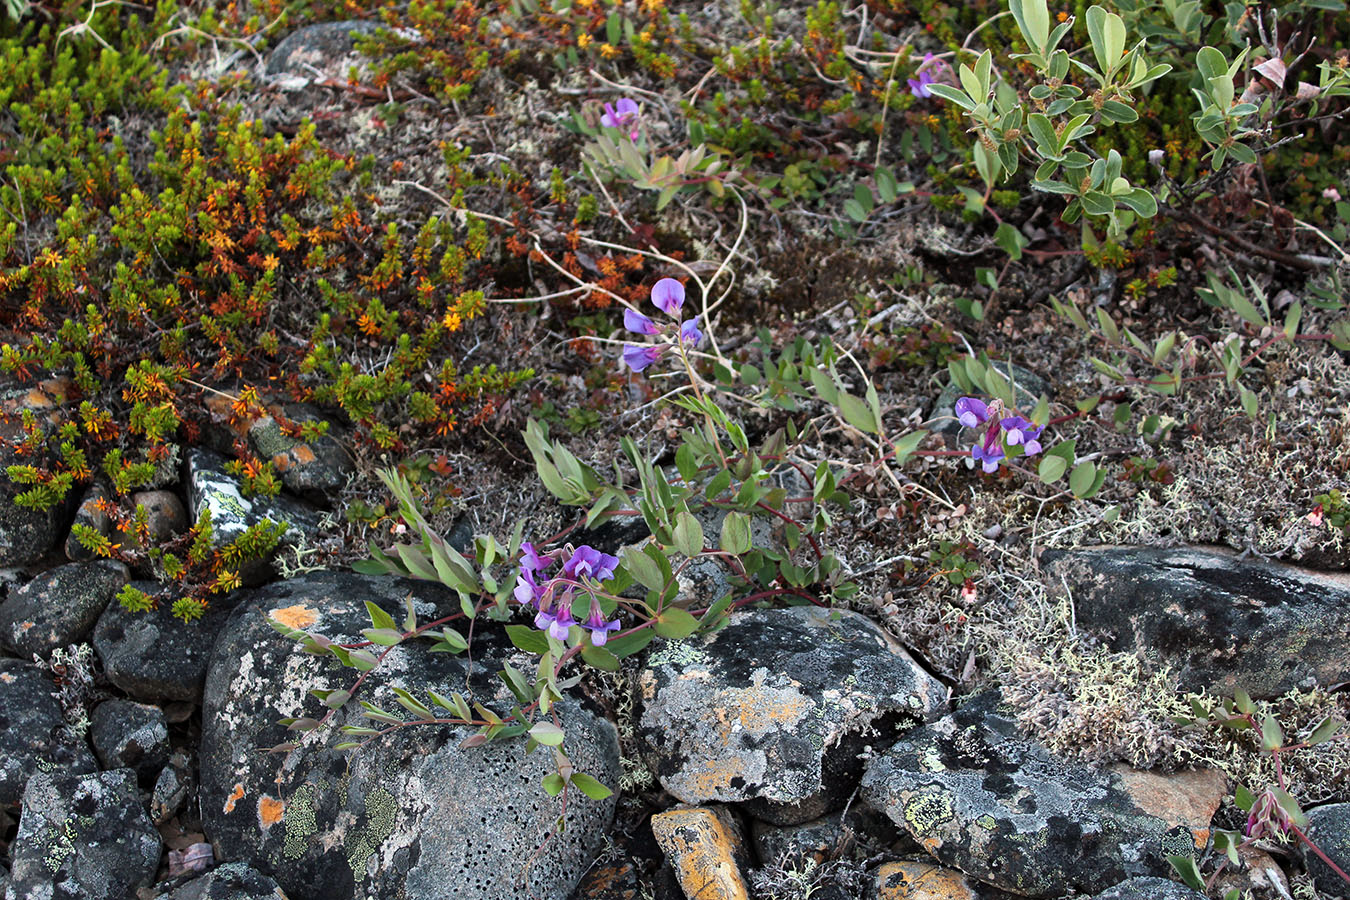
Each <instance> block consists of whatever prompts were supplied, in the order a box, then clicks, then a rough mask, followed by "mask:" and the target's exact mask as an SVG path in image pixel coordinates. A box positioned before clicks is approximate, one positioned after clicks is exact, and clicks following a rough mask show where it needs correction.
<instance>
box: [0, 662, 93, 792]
mask: <svg viewBox="0 0 1350 900" xmlns="http://www.w3.org/2000/svg"><path fill="white" fill-rule="evenodd" d="M97 769H98V761H97V760H95V759H94V754H92V753H90V752H89V747H88V745H87V744H86V743H85V742H84V740H83V739H82V738H80V739H77V738H75V737H73V736H72V735H70V734H69V732H68V730H67V729H66V727H65V718H64V716H63V715H62V713H61V705H60V704H59V703H57V702H56V698H55V696H54V694H53V686H52V683H51V680H50V679H49V678H48V676H47V673H46V672H44V671H43V670H42V669H39V668H38V667H37V666H34V665H32V664H31V663H25V662H20V661H19V660H17V659H0V806H12V805H14V804H16V803H18V802H19V798H20V797H21V796H22V795H23V788H24V785H25V784H27V782H28V778H29V776H31V775H32V774H33V773H34V772H52V771H61V772H66V773H72V774H79V773H84V772H93V771H95V770H97Z"/></svg>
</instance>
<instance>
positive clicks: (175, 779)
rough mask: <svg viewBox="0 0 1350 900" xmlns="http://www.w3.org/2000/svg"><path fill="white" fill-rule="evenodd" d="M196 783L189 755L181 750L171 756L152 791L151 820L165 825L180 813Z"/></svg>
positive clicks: (156, 779)
mask: <svg viewBox="0 0 1350 900" xmlns="http://www.w3.org/2000/svg"><path fill="white" fill-rule="evenodd" d="M194 783H195V782H194V781H193V777H192V766H191V764H190V763H189V761H188V758H187V755H186V754H184V753H181V752H180V753H175V754H173V755H172V756H170V757H169V762H168V765H166V766H165V767H164V768H163V769H161V770H160V772H159V776H158V777H156V778H155V786H154V788H152V789H151V791H150V820H151V821H153V822H154V823H155V824H156V825H163V824H164V823H165V822H167V821H169V820H170V819H172V818H173V817H174V816H176V815H178V811H179V810H180V809H182V808H183V804H184V803H186V802H187V799H188V794H190V793H191V792H192V788H193V785H194Z"/></svg>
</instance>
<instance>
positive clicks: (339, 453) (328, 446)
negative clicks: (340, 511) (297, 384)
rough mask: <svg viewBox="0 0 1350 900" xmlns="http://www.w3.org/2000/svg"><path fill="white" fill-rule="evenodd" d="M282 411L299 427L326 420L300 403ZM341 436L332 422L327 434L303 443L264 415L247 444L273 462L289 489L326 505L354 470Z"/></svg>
mask: <svg viewBox="0 0 1350 900" xmlns="http://www.w3.org/2000/svg"><path fill="white" fill-rule="evenodd" d="M279 412H280V414H282V415H284V416H285V418H286V419H288V420H289V421H290V422H293V423H295V424H297V425H303V424H305V423H307V422H322V421H325V420H324V419H322V418H321V417H320V416H319V415H318V413H316V412H315V411H314V410H313V409H311V408H310V407H308V406H306V405H304V404H299V403H292V404H287V405H286V406H285V407H283V409H282V410H280V411H279ZM341 434H342V431H341V429H339V428H338V427H337V426H336V425H335V424H333V423H332V422H331V421H330V422H328V432H327V433H326V434H324V435H322V436H320V437H317V438H315V439H313V440H310V441H301V440H299V439H297V438H293V437H288V436H287V435H286V434H284V433H283V432H282V430H281V424H280V422H278V421H277V418H276V417H275V416H263V417H262V418H260V419H258V420H257V421H255V422H254V423H253V425H252V426H251V427H250V428H249V430H248V441H249V444H250V445H251V446H252V447H253V452H254V453H256V454H258V455H259V456H260V457H262V458H263V459H267V460H271V462H272V467H273V468H274V469H275V470H276V471H277V472H278V473H280V475H281V481H282V484H284V485H286V489H287V490H289V491H291V492H292V493H295V494H298V495H300V496H302V497H304V498H305V499H306V500H309V501H310V502H312V503H317V504H319V505H324V506H326V505H327V504H328V498H329V497H330V496H331V495H332V494H333V492H336V491H337V490H338V489H340V488H341V487H342V486H343V485H345V484H346V483H347V479H348V478H349V477H351V474H352V472H353V471H354V470H355V461H354V460H353V458H352V455H351V453H350V452H348V451H347V450H346V449H345V448H344V447H343V446H342V444H341V443H339V441H338V437H339V436H340V435H341Z"/></svg>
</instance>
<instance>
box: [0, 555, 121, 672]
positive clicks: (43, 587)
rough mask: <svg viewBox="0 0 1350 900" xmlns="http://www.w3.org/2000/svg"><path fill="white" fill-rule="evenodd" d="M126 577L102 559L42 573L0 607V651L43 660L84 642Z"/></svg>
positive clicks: (72, 564)
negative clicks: (65, 648)
mask: <svg viewBox="0 0 1350 900" xmlns="http://www.w3.org/2000/svg"><path fill="white" fill-rule="evenodd" d="M130 577H131V575H130V573H129V572H128V571H127V567H126V566H124V565H122V564H121V563H120V562H113V561H111V560H106V559H101V560H97V561H95V562H76V563H67V564H66V565H64V566H57V567H56V568H55V569H49V570H48V571H46V572H43V573H42V574H41V575H39V576H37V577H36V578H34V579H33V580H32V581H30V582H28V583H27V584H25V585H24V586H23V587H21V588H19V589H18V590H17V591H11V592H10V594H9V597H7V598H6V599H5V601H4V602H3V603H0V646H3V647H4V648H5V649H6V650H8V651H10V652H11V653H15V654H17V655H19V656H24V657H28V656H32V655H33V654H34V653H36V654H37V655H39V656H43V657H45V656H48V655H50V654H51V652H52V651H53V650H55V649H56V648H57V647H65V646H67V645H68V644H74V643H78V642H80V641H83V640H84V639H85V637H87V636H88V634H89V632H90V630H91V629H92V628H93V627H94V623H95V622H97V621H98V617H99V614H100V613H102V612H103V609H104V607H106V606H107V605H108V601H110V600H112V598H113V597H114V596H116V595H117V592H118V591H119V590H121V589H122V586H123V585H124V584H126V583H127V580H128V579H129V578H130Z"/></svg>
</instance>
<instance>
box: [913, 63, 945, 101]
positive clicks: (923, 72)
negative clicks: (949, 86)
mask: <svg viewBox="0 0 1350 900" xmlns="http://www.w3.org/2000/svg"><path fill="white" fill-rule="evenodd" d="M949 68H950V67H949V66H948V65H947V64H946V63H945V62H943V61H942V60H940V59H938V58H937V57H936V56H934V55H933V54H931V53H925V54H924V55H923V62H921V63H919V68H918V70H917V71H916V72H915V73H914V74H915V75H916V76H918V77H917V78H910V79H908V81H909V92H910V93H911V94H913V95H914V96H915V97H919V98H924V97H931V96H933V92H932V91H930V90H929V89H928V86H929V85H930V84H933V83H935V82H936V81H937V75H939V74H941V73H942V72H944V71H946V70H947V69H949Z"/></svg>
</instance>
